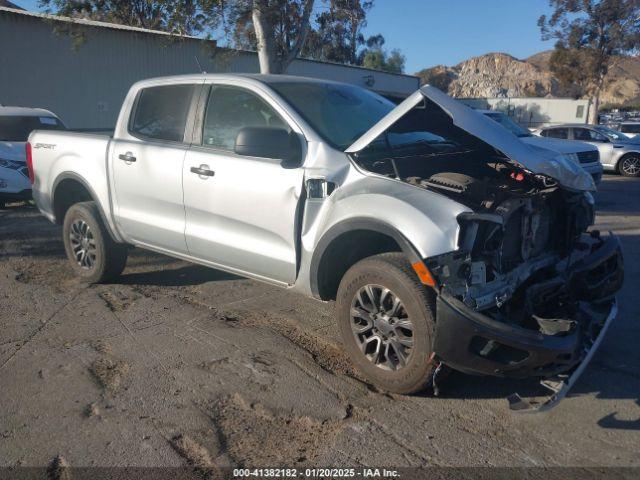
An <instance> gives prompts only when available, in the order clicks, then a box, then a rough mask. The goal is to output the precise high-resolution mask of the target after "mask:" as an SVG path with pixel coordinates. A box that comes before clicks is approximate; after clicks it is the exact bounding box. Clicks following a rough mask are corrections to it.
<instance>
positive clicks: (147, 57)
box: [0, 11, 419, 129]
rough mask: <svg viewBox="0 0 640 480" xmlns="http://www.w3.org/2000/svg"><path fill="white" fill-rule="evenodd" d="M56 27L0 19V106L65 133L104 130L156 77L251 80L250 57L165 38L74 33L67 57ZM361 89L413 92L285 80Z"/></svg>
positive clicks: (306, 71) (298, 70) (388, 84)
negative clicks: (57, 122)
mask: <svg viewBox="0 0 640 480" xmlns="http://www.w3.org/2000/svg"><path fill="white" fill-rule="evenodd" d="M56 24H58V22H55V21H51V20H44V19H42V18H38V17H33V16H28V15H22V14H17V13H12V12H7V11H0V104H2V105H13V106H25V107H40V108H46V109H49V110H51V111H53V112H55V113H56V114H58V115H59V116H60V117H61V118H62V120H63V121H64V122H65V123H66V124H67V125H68V126H69V127H70V128H86V129H97V128H107V129H108V128H112V127H113V126H114V125H115V121H116V119H117V115H118V111H119V109H120V104H121V103H122V101H123V99H124V96H125V95H126V93H127V91H128V89H129V87H130V86H131V84H133V83H134V82H136V81H138V80H141V79H144V78H149V77H157V76H162V75H176V74H184V73H194V72H198V71H199V68H198V63H197V61H196V56H197V57H198V59H199V61H200V64H201V65H202V67H203V69H204V70H206V71H207V72H209V73H214V72H248V73H255V72H258V61H257V57H256V55H255V54H253V53H250V52H235V53H230V51H228V50H220V51H221V52H223V53H222V54H219V55H217V56H216V57H214V58H213V59H211V48H210V47H208V46H207V44H206V43H204V42H202V41H199V40H195V39H186V40H181V41H176V40H172V39H171V38H170V37H168V36H165V35H157V34H153V33H138V32H130V31H124V30H114V29H110V28H102V27H82V28H83V31H84V32H85V33H86V36H87V41H86V42H85V43H84V44H83V45H82V46H80V47H79V49H77V50H76V51H73V48H72V42H71V39H70V38H69V37H68V36H66V35H64V34H56V33H54V31H53V28H54V25H56ZM288 73H290V74H293V75H306V76H312V77H319V78H328V79H332V80H338V81H344V82H349V83H354V84H358V85H362V86H365V85H366V80H367V78H366V77H369V76H373V78H374V81H375V84H374V87H373V89H374V90H376V91H379V92H381V93H385V94H391V95H398V96H403V95H408V94H409V93H411V92H413V91H414V90H416V89H417V88H418V86H419V82H418V79H417V78H416V77H411V76H407V75H393V74H388V73H384V72H374V71H371V70H366V69H361V68H356V67H348V66H342V65H333V64H325V63H320V62H313V61H304V60H296V61H295V62H294V64H292V65H291V67H290V69H289V72H288Z"/></svg>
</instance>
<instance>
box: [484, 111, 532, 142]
mask: <svg viewBox="0 0 640 480" xmlns="http://www.w3.org/2000/svg"><path fill="white" fill-rule="evenodd" d="M485 115H486V116H487V117H489V118H490V119H491V120H494V121H496V122H498V123H499V124H500V125H502V126H503V127H504V128H506V129H507V130H509V131H510V132H511V133H513V134H514V135H515V136H516V137H520V138H523V137H532V136H533V135H532V134H531V133H530V132H529V131H527V130H525V129H524V128H522V127H521V126H520V125H518V124H517V123H516V122H514V121H513V120H511V119H510V118H509V117H508V116H507V115H505V114H504V113H497V112H496V113H485Z"/></svg>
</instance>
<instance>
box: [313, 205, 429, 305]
mask: <svg viewBox="0 0 640 480" xmlns="http://www.w3.org/2000/svg"><path fill="white" fill-rule="evenodd" d="M355 230H371V231H374V232H378V233H382V234H384V235H386V236H388V237H391V238H393V239H394V240H395V241H396V243H397V244H398V245H399V246H400V249H401V250H402V253H404V254H405V255H406V256H407V258H408V260H409V261H410V262H411V263H415V262H418V261H421V260H422V258H421V257H420V255H419V254H418V251H417V250H416V249H415V248H414V246H413V245H412V244H411V242H410V241H409V240H408V239H407V238H406V237H405V236H404V235H403V234H402V233H400V231H398V229H396V228H395V227H393V226H391V225H389V224H388V223H386V222H383V221H381V220H376V219H372V218H350V219H347V220H342V221H340V222H338V223H336V224H335V225H333V226H332V227H331V228H329V229H328V230H327V231H326V232H325V233H324V234H323V235H322V237H321V238H320V240H319V241H318V243H317V244H316V247H315V249H314V251H313V255H312V256H311V263H310V266H309V285H310V287H311V293H312V294H313V296H314V297H315V298H320V289H319V287H318V272H319V270H320V262H321V260H322V257H323V256H324V253H325V252H326V250H327V248H328V247H329V245H331V242H333V241H334V240H335V239H336V238H338V237H339V236H340V235H342V234H344V233H347V232H351V231H355Z"/></svg>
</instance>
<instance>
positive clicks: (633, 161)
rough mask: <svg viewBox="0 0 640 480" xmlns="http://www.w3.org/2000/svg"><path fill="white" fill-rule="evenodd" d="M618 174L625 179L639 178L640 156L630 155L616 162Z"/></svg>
mask: <svg viewBox="0 0 640 480" xmlns="http://www.w3.org/2000/svg"><path fill="white" fill-rule="evenodd" d="M617 170H618V173H619V174H620V175H623V176H625V177H638V176H640V154H634V153H631V154H629V155H625V156H624V157H622V158H621V159H620V160H618V166H617Z"/></svg>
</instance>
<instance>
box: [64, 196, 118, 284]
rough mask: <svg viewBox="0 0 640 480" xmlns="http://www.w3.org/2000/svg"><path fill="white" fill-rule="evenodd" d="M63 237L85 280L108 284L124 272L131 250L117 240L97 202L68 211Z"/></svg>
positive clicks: (68, 251)
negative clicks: (107, 225)
mask: <svg viewBox="0 0 640 480" xmlns="http://www.w3.org/2000/svg"><path fill="white" fill-rule="evenodd" d="M62 236H63V240H64V248H65V251H66V252H67V258H68V259H69V262H70V264H71V267H72V268H73V271H74V272H75V273H76V274H77V275H78V276H79V277H81V278H82V280H83V281H85V282H87V283H102V282H106V281H109V280H112V279H114V278H115V277H117V276H118V275H120V274H121V273H122V270H124V267H125V264H126V263H127V247H126V245H123V244H120V243H116V242H114V241H113V239H112V238H111V235H110V234H109V232H108V231H107V229H106V228H105V226H104V224H103V222H102V217H101V216H100V212H99V210H98V207H97V205H96V204H95V202H82V203H76V204H75V205H72V206H71V208H69V210H67V213H66V215H65V216H64V223H63V226H62Z"/></svg>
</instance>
